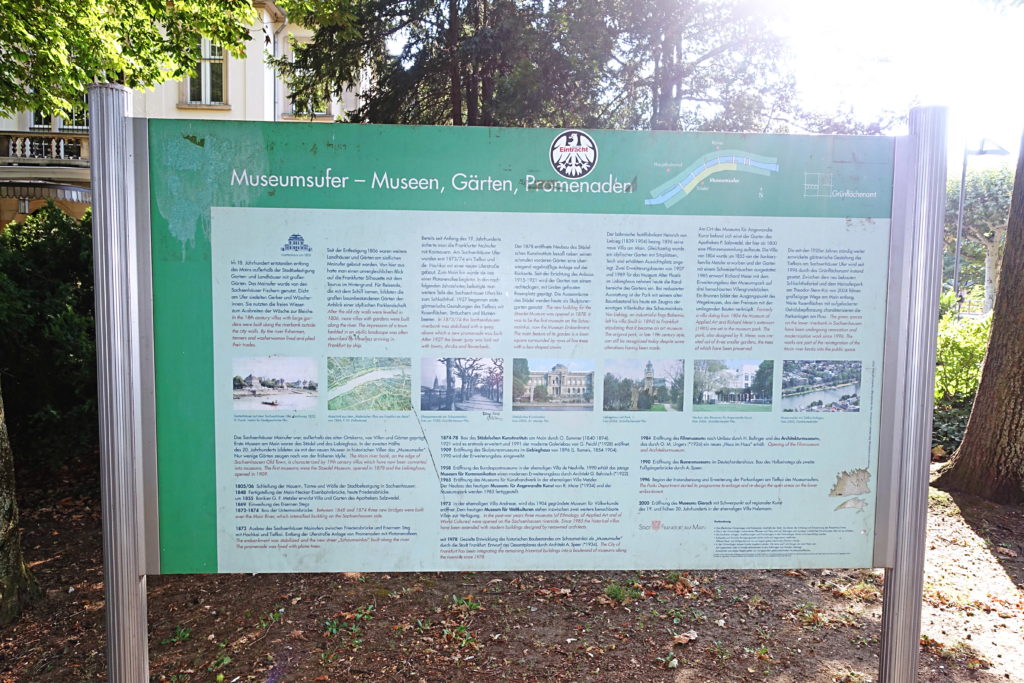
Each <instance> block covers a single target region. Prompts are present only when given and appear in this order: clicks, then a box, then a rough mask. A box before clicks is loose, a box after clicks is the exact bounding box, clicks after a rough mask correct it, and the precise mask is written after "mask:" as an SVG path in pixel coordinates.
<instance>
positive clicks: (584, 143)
mask: <svg viewBox="0 0 1024 683" xmlns="http://www.w3.org/2000/svg"><path fill="white" fill-rule="evenodd" d="M550 158H551V168H553V169H555V173H557V174H558V175H560V176H562V177H563V178H568V179H569V180H576V179H578V178H582V177H584V176H586V175H587V174H588V173H590V172H591V171H593V170H594V167H595V166H597V144H595V143H594V139H593V138H592V137H590V136H589V135H587V134H586V133H584V132H583V131H581V130H567V131H563V132H561V133H559V134H558V135H557V136H556V137H555V140H554V142H552V143H551V150H550Z"/></svg>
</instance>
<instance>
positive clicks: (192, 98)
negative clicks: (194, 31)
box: [187, 38, 227, 104]
mask: <svg viewBox="0 0 1024 683" xmlns="http://www.w3.org/2000/svg"><path fill="white" fill-rule="evenodd" d="M196 47H197V53H198V57H197V63H196V71H195V74H193V75H192V76H189V77H188V83H187V86H188V87H187V92H188V103H189V104H224V70H225V68H226V67H227V62H226V60H225V59H224V48H222V47H221V46H220V45H215V44H213V43H211V42H210V41H209V40H208V39H207V38H203V39H202V40H200V41H199V44H198V45H197V46H196Z"/></svg>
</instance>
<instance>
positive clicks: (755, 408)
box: [693, 403, 772, 413]
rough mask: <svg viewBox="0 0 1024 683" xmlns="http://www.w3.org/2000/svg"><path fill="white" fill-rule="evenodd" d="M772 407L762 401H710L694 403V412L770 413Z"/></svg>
mask: <svg viewBox="0 0 1024 683" xmlns="http://www.w3.org/2000/svg"><path fill="white" fill-rule="evenodd" d="M771 411H772V407H771V405H770V404H764V403H710V404H706V405H696V404H695V405H694V406H693V412H695V413H770V412H771Z"/></svg>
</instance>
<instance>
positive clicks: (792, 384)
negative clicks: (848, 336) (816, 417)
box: [781, 360, 861, 413]
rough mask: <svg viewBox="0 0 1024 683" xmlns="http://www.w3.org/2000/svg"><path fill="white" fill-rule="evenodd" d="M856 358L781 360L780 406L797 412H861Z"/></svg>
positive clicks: (785, 409) (784, 409) (859, 366)
mask: <svg viewBox="0 0 1024 683" xmlns="http://www.w3.org/2000/svg"><path fill="white" fill-rule="evenodd" d="M860 382H861V362H860V361H859V360H838V361H836V360H784V361H782V401H781V404H782V410H783V412H800V413H856V412H860Z"/></svg>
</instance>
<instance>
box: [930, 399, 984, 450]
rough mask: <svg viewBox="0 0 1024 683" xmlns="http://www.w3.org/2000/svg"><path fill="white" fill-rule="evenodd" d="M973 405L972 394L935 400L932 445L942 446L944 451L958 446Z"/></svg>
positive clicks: (962, 437)
mask: <svg viewBox="0 0 1024 683" xmlns="http://www.w3.org/2000/svg"><path fill="white" fill-rule="evenodd" d="M973 405H974V394H969V395H967V396H953V397H950V398H945V399H942V400H940V401H937V402H936V403H935V411H934V412H933V413H932V445H933V446H942V448H943V450H944V451H945V452H946V453H952V452H953V451H955V450H956V449H957V448H959V447H960V442H961V441H963V439H964V431H965V430H966V429H967V421H968V420H969V419H970V417H971V408H972V407H973Z"/></svg>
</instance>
